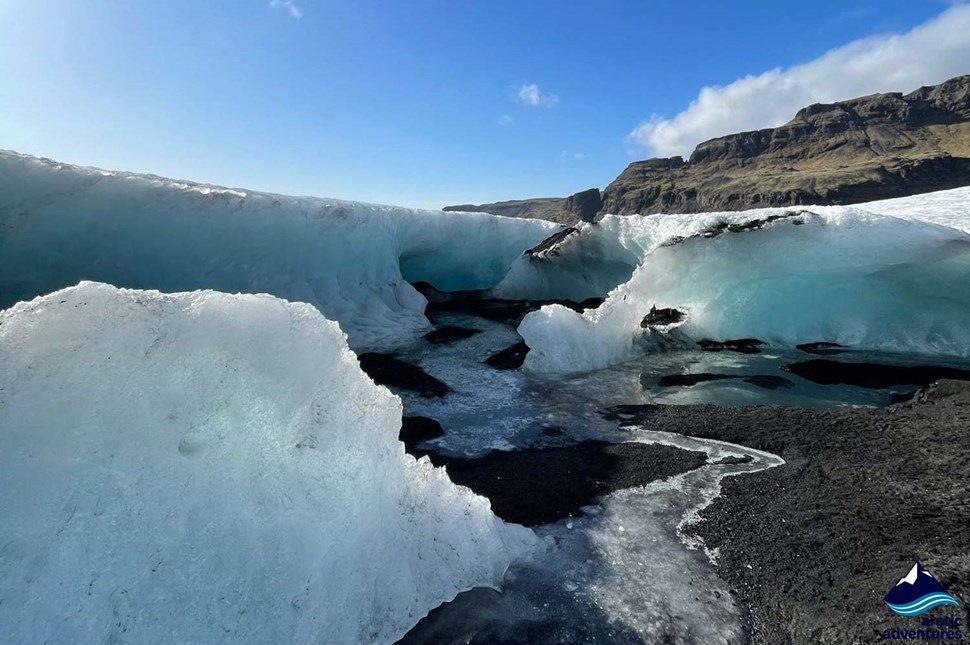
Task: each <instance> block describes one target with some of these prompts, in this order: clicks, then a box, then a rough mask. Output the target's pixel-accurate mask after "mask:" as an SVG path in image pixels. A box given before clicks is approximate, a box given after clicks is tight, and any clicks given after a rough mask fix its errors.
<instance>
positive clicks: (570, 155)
mask: <svg viewBox="0 0 970 645" xmlns="http://www.w3.org/2000/svg"><path fill="white" fill-rule="evenodd" d="M585 157H586V155H584V154H583V153H582V152H570V151H569V150H563V151H562V152H560V153H559V161H566V160H567V159H575V160H577V161H578V160H580V159H583V158H585Z"/></svg>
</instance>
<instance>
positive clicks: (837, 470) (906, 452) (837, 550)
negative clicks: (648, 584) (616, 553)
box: [613, 381, 970, 645]
mask: <svg viewBox="0 0 970 645" xmlns="http://www.w3.org/2000/svg"><path fill="white" fill-rule="evenodd" d="M613 412H614V414H615V415H616V416H617V417H618V418H621V419H625V420H626V421H628V422H633V421H636V420H638V416H641V418H640V419H639V420H641V421H642V423H643V424H644V425H647V426H648V427H650V428H652V429H656V430H669V431H672V432H678V433H681V434H685V435H691V436H696V437H705V438H712V439H719V440H724V441H729V442H732V443H736V444H741V445H744V446H749V447H752V448H756V449H760V450H766V451H769V452H772V453H775V454H778V455H780V456H781V457H783V458H784V459H785V460H786V462H787V463H786V464H785V465H783V466H779V467H776V468H772V469H769V470H766V471H761V472H758V473H753V474H748V475H743V476H739V477H729V478H727V479H725V480H724V481H723V482H722V493H721V495H720V496H719V497H718V498H717V499H716V500H715V501H714V502H713V503H712V504H711V505H710V506H709V507H707V508H706V509H705V510H704V511H703V512H702V514H701V515H702V517H703V518H704V520H705V521H703V522H700V523H699V524H696V525H694V526H693V528H692V529H691V530H692V531H693V532H695V533H696V534H697V535H699V536H701V537H702V538H703V539H704V540H705V541H706V542H707V544H708V545H709V546H711V547H717V548H718V549H719V550H720V557H719V559H718V562H717V566H716V569H717V572H718V575H720V576H721V577H722V578H723V579H725V580H726V581H727V582H728V583H729V584H730V585H731V586H732V587H733V591H734V593H736V595H737V596H738V597H739V599H740V600H741V602H742V603H745V604H746V605H748V606H749V607H750V608H751V620H752V625H751V626H750V627H751V630H752V642H753V643H756V644H759V645H775V644H779V645H780V644H789V643H812V644H814V643H832V644H838V645H845V644H848V643H873V642H877V641H878V640H880V635H881V634H882V632H883V630H886V629H892V628H894V627H897V626H900V627H904V628H906V629H913V628H917V627H919V625H920V621H919V619H917V618H902V617H898V616H895V615H894V614H892V613H891V612H890V611H889V609H888V608H886V607H885V606H884V605H883V603H882V598H883V597H884V596H885V595H886V593H887V592H888V591H889V589H890V588H891V587H892V586H893V585H895V584H896V582H897V581H898V580H899V578H901V577H902V576H904V575H905V574H906V573H907V572H908V571H909V569H910V567H912V565H913V562H915V561H917V560H919V561H920V562H922V563H923V565H924V566H926V567H927V568H928V569H929V570H930V571H931V572H932V573H933V574H934V575H936V577H937V578H938V579H939V580H940V582H941V583H942V584H943V586H944V587H945V588H946V589H947V590H948V591H949V592H950V593H951V594H953V595H954V596H955V597H956V598H957V599H958V600H960V601H961V602H962V603H964V604H965V603H967V602H970V383H964V382H960V381H941V382H940V383H939V384H936V385H933V386H930V387H929V388H927V389H925V390H923V391H921V392H920V393H919V394H918V395H917V396H916V397H915V398H914V399H913V400H912V401H911V402H909V403H904V404H899V405H895V406H891V407H889V408H881V409H872V408H864V409H850V408H840V409H829V410H815V409H802V408H787V407H779V406H759V407H736V408H721V407H716V406H711V405H701V406H683V407H674V406H671V407H657V406H649V407H645V408H644V410H643V413H642V415H638V414H637V411H636V406H624V409H623V410H617V411H613ZM954 609H955V611H951V610H954ZM950 613H955V614H956V615H958V616H959V617H960V618H961V620H962V621H963V627H962V629H963V632H964V633H966V632H967V631H968V629H967V612H966V610H965V609H964V608H963V607H960V608H954V607H941V608H938V609H935V610H932V611H931V612H929V613H928V614H926V616H936V615H947V614H950Z"/></svg>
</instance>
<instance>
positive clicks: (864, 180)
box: [445, 75, 970, 224]
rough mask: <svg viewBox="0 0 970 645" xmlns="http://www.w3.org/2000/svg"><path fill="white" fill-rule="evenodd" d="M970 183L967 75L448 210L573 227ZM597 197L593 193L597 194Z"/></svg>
mask: <svg viewBox="0 0 970 645" xmlns="http://www.w3.org/2000/svg"><path fill="white" fill-rule="evenodd" d="M966 185H970V75H968V76H958V77H956V78H953V79H950V80H948V81H946V82H945V83H941V84H940V85H934V86H932V87H924V88H921V89H918V90H916V91H915V92H911V93H909V94H905V95H903V94H900V93H891V94H874V95H872V96H864V97H861V98H857V99H852V100H849V101H842V102H840V103H832V104H816V105H811V106H809V107H807V108H804V109H802V110H800V111H799V112H798V114H796V115H795V118H794V119H792V120H791V121H789V122H788V123H786V124H785V125H783V126H781V127H778V128H768V129H765V130H757V131H755V132H742V133H740V134H732V135H729V136H726V137H720V138H718V139H711V140H710V141H706V142H704V143H702V144H700V145H699V146H697V148H696V149H695V150H694V152H693V154H691V156H690V159H689V160H688V161H684V160H683V159H682V158H680V157H672V158H669V159H647V160H646V161H636V162H634V163H631V164H630V165H629V166H627V168H626V170H624V171H623V172H622V173H621V174H620V176H619V177H617V178H616V179H615V180H613V183H611V184H610V185H609V186H607V187H606V189H605V190H604V191H603V192H602V194H600V193H599V191H596V190H595V189H590V190H588V191H583V192H581V193H577V194H576V195H573V196H572V197H570V198H566V199H555V198H552V199H531V200H518V201H513V202H499V203H496V204H482V205H480V206H472V205H464V206H449V207H448V208H446V209H445V210H475V211H484V212H488V213H495V214H498V215H508V216H511V217H535V218H539V219H548V220H552V221H555V222H560V223H563V224H575V223H577V222H579V221H581V220H584V219H585V220H589V219H590V218H591V217H594V216H596V215H595V214H591V213H590V209H592V208H596V210H597V211H598V213H599V214H605V213H617V214H620V215H630V214H634V213H639V214H641V215H648V214H651V213H696V212H703V211H712V210H743V209H747V208H758V207H762V206H797V205H812V204H853V203H859V202H866V201H871V200H874V199H888V198H890V197H903V196H906V195H914V194H918V193H925V192H930V191H934V190H943V189H946V188H956V187H959V186H966ZM594 193H596V194H595V195H594Z"/></svg>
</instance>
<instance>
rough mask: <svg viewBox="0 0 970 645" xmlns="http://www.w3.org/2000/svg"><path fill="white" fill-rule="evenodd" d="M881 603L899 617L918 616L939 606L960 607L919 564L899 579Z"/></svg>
mask: <svg viewBox="0 0 970 645" xmlns="http://www.w3.org/2000/svg"><path fill="white" fill-rule="evenodd" d="M883 601H884V602H885V603H886V604H887V605H888V606H889V608H890V609H892V610H893V611H894V612H896V613H897V614H899V615H900V616H919V615H920V614H922V613H925V612H927V611H929V610H930V609H933V608H934V607H939V606H940V605H956V606H957V607H959V606H960V603H958V602H957V601H956V598H954V597H953V596H951V595H950V594H948V593H947V592H946V589H944V588H943V585H941V584H940V581H939V580H937V579H936V578H934V577H933V574H932V573H930V572H929V571H927V570H926V567H924V566H923V565H922V564H920V563H919V562H917V563H916V564H914V565H913V568H912V569H910V570H909V573H907V574H906V575H905V576H904V577H902V578H900V580H899V582H897V583H896V586H894V587H893V588H892V589H890V590H889V593H888V594H886V597H885V598H884V599H883Z"/></svg>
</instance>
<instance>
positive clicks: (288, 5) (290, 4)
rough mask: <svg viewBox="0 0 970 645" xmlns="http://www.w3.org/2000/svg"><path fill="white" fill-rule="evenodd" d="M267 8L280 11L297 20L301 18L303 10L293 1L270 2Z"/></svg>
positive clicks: (277, 0)
mask: <svg viewBox="0 0 970 645" xmlns="http://www.w3.org/2000/svg"><path fill="white" fill-rule="evenodd" d="M269 7H270V9H282V10H284V11H286V12H287V13H289V14H290V16H292V17H293V18H296V19H297V20H299V19H300V18H302V17H303V9H301V8H300V7H299V6H298V5H297V4H296V3H295V2H294V1H293V0H270V3H269Z"/></svg>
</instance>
